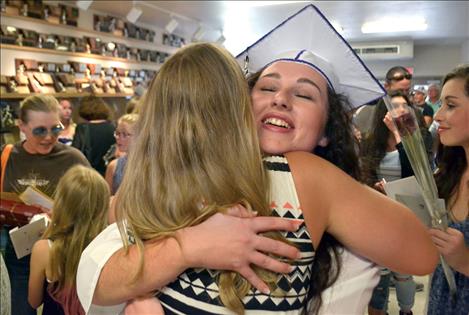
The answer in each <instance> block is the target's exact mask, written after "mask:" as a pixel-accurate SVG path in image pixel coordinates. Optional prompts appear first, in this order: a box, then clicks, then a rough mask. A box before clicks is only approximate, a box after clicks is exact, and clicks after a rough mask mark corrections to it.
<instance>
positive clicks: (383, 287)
mask: <svg viewBox="0 0 469 315" xmlns="http://www.w3.org/2000/svg"><path fill="white" fill-rule="evenodd" d="M391 276H392V277H393V278H394V283H395V286H396V298H397V303H398V304H399V309H400V310H401V311H403V312H410V311H411V310H412V307H413V306H414V302H415V289H416V288H415V282H414V279H413V277H412V276H409V275H403V274H400V273H397V272H394V271H390V272H387V273H385V272H382V273H381V278H380V280H379V283H378V285H377V286H376V287H375V289H374V290H373V295H372V296H371V300H370V303H369V305H370V306H371V307H373V308H375V309H377V310H381V311H386V310H387V308H388V299H389V285H390V281H391Z"/></svg>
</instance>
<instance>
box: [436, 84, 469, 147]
mask: <svg viewBox="0 0 469 315" xmlns="http://www.w3.org/2000/svg"><path fill="white" fill-rule="evenodd" d="M435 120H436V121H437V122H438V123H439V124H440V126H439V127H438V134H439V135H440V141H441V143H443V144H444V145H446V146H462V147H464V148H465V149H469V96H468V95H466V94H465V93H464V80H463V79H452V80H449V81H448V82H446V84H445V85H444V86H443V89H442V91H441V107H440V109H439V110H438V111H437V112H436V114H435Z"/></svg>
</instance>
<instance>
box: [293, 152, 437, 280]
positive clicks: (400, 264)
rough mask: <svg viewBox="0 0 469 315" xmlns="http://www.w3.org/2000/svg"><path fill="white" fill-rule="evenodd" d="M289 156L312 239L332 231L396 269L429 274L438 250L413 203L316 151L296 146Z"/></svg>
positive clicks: (357, 250)
mask: <svg viewBox="0 0 469 315" xmlns="http://www.w3.org/2000/svg"><path fill="white" fill-rule="evenodd" d="M287 158H288V161H289V164H290V168H291V170H292V174H293V176H294V181H295V185H296V188H297V191H298V196H299V198H300V203H301V206H302V209H303V211H304V216H305V222H306V225H307V226H308V230H309V231H310V234H311V237H312V239H313V242H316V243H318V242H319V240H320V238H321V236H322V233H323V232H324V231H327V232H329V233H330V234H332V235H333V236H334V237H336V239H337V240H338V241H340V242H341V243H342V244H344V246H345V247H347V248H349V249H350V250H351V251H353V252H354V253H357V254H359V255H361V256H363V257H366V258H368V259H370V260H371V261H374V262H375V263H377V264H379V265H381V266H385V267H388V268H389V269H392V270H394V271H397V272H400V273H404V274H414V275H425V274H428V273H431V272H432V271H433V270H434V268H435V266H436V264H437V261H438V252H437V250H436V248H435V246H434V245H433V243H432V241H431V238H430V237H429V235H428V232H427V229H426V227H425V226H424V225H423V224H422V223H421V222H420V221H419V220H418V218H417V217H416V216H415V215H414V214H413V213H412V212H411V211H410V210H409V209H408V208H406V207H404V206H403V205H401V204H399V203H397V202H395V201H393V200H391V199H390V198H388V197H386V196H384V195H382V194H380V193H378V192H376V191H374V190H373V189H371V188H369V187H367V186H365V185H362V184H360V183H358V182H357V181H355V180H354V179H352V178H351V177H350V176H348V175H346V174H345V173H344V172H342V171H340V170H339V169H338V168H336V167H335V166H333V165H332V164H330V163H328V162H327V161H325V160H322V159H320V158H318V157H315V156H313V155H311V154H308V153H303V152H294V153H289V154H288V155H287ZM339 196H340V197H339ZM313 211H314V212H313ZM395 257H401V259H395ZM416 262H418V263H416Z"/></svg>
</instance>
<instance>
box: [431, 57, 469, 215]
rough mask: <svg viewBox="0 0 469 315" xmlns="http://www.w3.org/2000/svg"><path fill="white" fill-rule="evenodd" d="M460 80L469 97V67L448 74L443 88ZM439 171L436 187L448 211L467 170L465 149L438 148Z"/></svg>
mask: <svg viewBox="0 0 469 315" xmlns="http://www.w3.org/2000/svg"><path fill="white" fill-rule="evenodd" d="M453 79H460V80H463V81H464V94H466V96H468V97H469V65H467V64H466V65H462V66H459V67H457V68H455V69H454V70H453V71H451V72H450V73H448V74H447V75H446V76H445V77H444V79H443V84H442V87H443V86H444V85H445V84H446V83H447V82H448V81H450V80H453ZM437 161H438V170H437V172H436V174H435V180H436V186H437V187H438V194H439V196H440V198H443V199H444V200H445V201H446V205H447V207H448V209H451V206H452V205H451V204H450V203H449V200H450V197H451V196H452V195H453V194H457V192H458V184H459V182H460V181H461V177H462V174H464V170H465V169H466V168H467V160H466V154H465V151H464V148H463V147H461V146H454V147H449V146H444V145H440V147H439V148H438V155H437Z"/></svg>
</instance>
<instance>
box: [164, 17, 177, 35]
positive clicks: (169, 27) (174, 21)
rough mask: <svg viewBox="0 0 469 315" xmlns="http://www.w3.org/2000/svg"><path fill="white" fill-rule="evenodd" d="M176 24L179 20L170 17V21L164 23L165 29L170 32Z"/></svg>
mask: <svg viewBox="0 0 469 315" xmlns="http://www.w3.org/2000/svg"><path fill="white" fill-rule="evenodd" d="M178 25H179V22H178V21H177V20H176V19H174V18H171V21H169V23H168V24H166V26H165V30H166V32H168V33H169V34H172V33H173V32H174V30H175V29H176V27H178Z"/></svg>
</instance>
